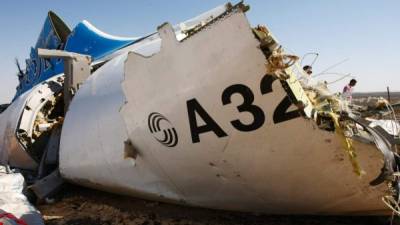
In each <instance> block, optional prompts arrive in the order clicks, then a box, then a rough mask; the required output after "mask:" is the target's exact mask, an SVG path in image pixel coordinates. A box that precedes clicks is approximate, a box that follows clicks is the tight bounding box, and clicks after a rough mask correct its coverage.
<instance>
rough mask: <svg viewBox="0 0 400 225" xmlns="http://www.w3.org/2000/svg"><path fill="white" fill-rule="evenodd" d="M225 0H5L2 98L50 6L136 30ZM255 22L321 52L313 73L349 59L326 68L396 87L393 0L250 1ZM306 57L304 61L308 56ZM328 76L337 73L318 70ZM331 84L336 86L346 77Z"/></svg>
mask: <svg viewBox="0 0 400 225" xmlns="http://www.w3.org/2000/svg"><path fill="white" fill-rule="evenodd" d="M225 2H226V1H223V0H202V1H188V0H176V1H173V0H171V1H162V0H140V1H139V0H138V1H133V0H126V1H119V0H113V1H105V0H85V1H78V0H68V1H64V0H57V1H54V0H40V1H30V0H25V1H22V0H2V1H1V2H0V4H1V5H0V27H1V30H2V32H1V37H0V40H1V41H0V68H1V70H0V104H1V103H5V102H8V101H10V100H11V98H12V97H13V95H14V93H15V87H16V85H17V76H16V67H15V65H14V58H15V57H17V58H18V59H20V61H21V62H24V60H25V58H27V57H28V54H29V48H30V46H32V45H34V44H35V43H36V39H37V37H38V35H39V32H40V29H41V27H42V24H43V22H44V19H45V17H46V14H47V11H48V10H53V11H55V12H56V13H57V14H58V15H59V16H60V17H61V18H62V19H63V20H64V21H65V22H66V23H67V24H68V25H69V26H70V27H71V28H73V27H74V26H75V25H76V24H77V23H78V22H79V21H81V20H83V19H86V20H88V21H90V22H91V23H92V24H94V25H95V26H96V27H98V28H99V29H100V30H103V31H105V32H106V33H109V34H113V35H117V36H141V35H145V34H148V33H150V32H153V31H155V30H156V27H157V26H158V25H160V24H162V23H163V22H166V21H168V22H171V23H172V24H175V23H178V22H181V21H184V20H186V19H189V18H191V17H194V16H196V15H198V14H200V13H202V12H204V11H207V10H209V9H211V8H213V7H215V6H218V5H221V4H224V3H225ZM245 3H248V4H250V6H251V9H250V11H249V12H247V16H248V18H249V20H250V22H251V23H252V25H257V24H265V25H267V26H268V27H269V28H270V30H271V31H272V32H273V33H274V34H275V36H276V37H277V38H278V40H279V41H280V42H281V44H282V45H284V46H285V47H286V48H288V49H290V50H291V51H293V52H294V53H296V54H297V55H299V56H303V55H304V54H306V53H308V52H318V53H319V54H320V56H319V58H318V60H317V61H316V63H315V64H314V73H318V71H323V70H325V69H326V68H327V67H329V66H331V65H333V64H335V63H337V62H339V61H342V60H344V59H348V60H347V61H346V62H345V63H343V64H341V65H340V66H338V67H335V68H334V69H332V70H331V72H336V73H351V74H353V75H355V76H356V77H357V79H358V80H359V83H358V84H357V87H356V91H384V90H386V86H390V88H391V89H392V90H397V91H400V76H399V75H400V74H399V71H398V67H397V66H398V65H399V63H398V62H397V61H399V60H400V57H399V54H400V43H399V41H400V29H399V24H400V1H398V0H382V1H378V0H325V1H317V0H302V1H294V0H279V1H278V0H275V1H266V0H259V1H256V0H248V1H245ZM312 59H313V57H311V56H309V57H306V59H305V61H306V62H307V61H312ZM321 78H323V79H325V80H328V81H333V80H336V79H337V78H339V76H337V75H328V76H324V77H321ZM347 81H348V80H347V79H345V80H343V81H341V82H337V83H335V84H334V85H332V86H331V89H332V90H334V91H338V90H340V88H341V87H342V86H343V85H344V84H345V83H346V82H347Z"/></svg>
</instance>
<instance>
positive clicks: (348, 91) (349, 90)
mask: <svg viewBox="0 0 400 225" xmlns="http://www.w3.org/2000/svg"><path fill="white" fill-rule="evenodd" d="M356 84H357V81H356V80H355V79H351V80H350V82H349V84H347V85H346V86H344V88H343V93H342V95H343V97H344V98H345V99H346V100H348V101H349V102H351V101H352V100H353V96H352V95H353V88H354V86H356Z"/></svg>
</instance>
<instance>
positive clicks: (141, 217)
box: [38, 185, 390, 225]
mask: <svg viewBox="0 0 400 225" xmlns="http://www.w3.org/2000/svg"><path fill="white" fill-rule="evenodd" d="M62 193H63V194H62V195H60V196H58V197H57V199H56V201H55V203H52V204H41V205H39V206H38V208H39V210H40V211H41V212H42V214H43V217H44V220H45V223H46V224H47V225H172V224H174V225H175V224H176V225H200V224H208V225H217V224H218V225H219V224H221V225H225V224H226V225H239V224H244V225H255V224H268V225H339V224H340V225H347V224H348V225H350V224H351V225H364V224H377V225H378V224H379V225H382V224H390V217H343V216H268V215H257V214H249V213H236V212H227V211H219V210H209V209H200V208H191V207H184V206H177V205H172V204H166V203H159V202H150V201H145V200H141V199H136V198H131V197H125V196H119V195H114V194H109V193H105V192H100V191H95V190H91V189H87V188H82V187H78V186H73V185H67V186H66V187H65V188H64V190H63V191H62Z"/></svg>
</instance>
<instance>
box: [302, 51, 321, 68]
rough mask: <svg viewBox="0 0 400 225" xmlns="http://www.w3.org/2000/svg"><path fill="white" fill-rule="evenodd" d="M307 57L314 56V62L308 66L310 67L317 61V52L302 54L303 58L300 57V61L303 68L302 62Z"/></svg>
mask: <svg viewBox="0 0 400 225" xmlns="http://www.w3.org/2000/svg"><path fill="white" fill-rule="evenodd" d="M309 55H315V57H314V60H313V61H312V62H311V64H309V65H310V66H312V65H314V63H315V61H317V59H318V56H319V54H318V52H309V53H306V54H304V55H303V57H301V61H300V65H301V66H303V60H304V59H305V58H306V57H307V56H309Z"/></svg>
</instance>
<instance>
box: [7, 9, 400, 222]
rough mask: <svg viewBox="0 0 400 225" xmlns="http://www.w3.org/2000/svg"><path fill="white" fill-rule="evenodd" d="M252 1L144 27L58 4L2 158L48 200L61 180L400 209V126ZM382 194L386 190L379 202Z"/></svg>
mask: <svg viewBox="0 0 400 225" xmlns="http://www.w3.org/2000/svg"><path fill="white" fill-rule="evenodd" d="M248 9H249V8H248V6H246V5H244V4H243V3H238V4H236V5H232V4H226V5H223V6H220V7H217V8H215V9H213V10H211V11H208V12H206V13H204V14H201V15H200V16H198V17H195V18H193V19H191V20H188V21H186V22H183V23H180V24H178V25H176V26H171V25H170V24H168V23H165V24H163V25H161V26H159V27H158V29H157V32H155V33H153V34H150V35H148V36H145V37H141V38H119V37H114V36H111V35H108V34H105V33H103V32H101V31H99V30H98V29H97V28H95V27H94V26H92V25H91V24H90V23H88V22H87V21H83V22H81V23H79V24H78V25H77V26H76V27H75V28H74V29H73V30H72V31H71V30H70V29H69V28H68V26H66V25H65V24H64V22H63V21H62V20H61V19H60V18H59V17H58V16H57V15H55V14H54V13H53V12H49V14H48V17H47V19H46V22H45V24H44V27H43V29H42V31H41V33H40V37H39V40H38V42H37V44H36V46H35V47H34V48H32V49H31V53H30V59H28V60H27V61H26V70H22V69H20V72H19V75H18V76H19V81H20V84H19V86H18V87H17V93H16V96H15V98H14V99H13V101H12V103H11V104H10V105H8V106H7V105H3V106H2V110H4V111H3V112H2V113H1V114H0V121H1V122H0V159H1V162H2V164H3V165H8V166H9V167H10V168H12V169H14V170H15V171H19V172H21V173H23V174H24V175H25V179H26V181H27V182H28V184H29V186H28V188H29V190H31V191H32V192H33V193H35V194H36V195H37V197H39V198H45V197H47V196H49V195H51V194H52V193H53V192H54V191H55V190H57V188H58V187H59V186H60V185H61V184H62V183H63V181H64V180H66V181H69V182H72V183H76V184H78V185H83V186H87V187H90V188H94V189H100V190H104V191H108V192H114V193H117V194H122V195H129V196H134V197H139V198H144V199H150V200H156V201H164V202H172V203H178V204H185V205H190V206H199V207H206V208H213V209H225V210H237V211H252V212H263V213H269V214H385V213H388V212H390V211H389V208H391V209H392V210H395V211H398V210H399V208H398V202H399V165H400V164H399V163H400V161H399V160H400V158H399V155H398V153H397V147H398V144H399V141H398V140H399V139H398V130H397V132H392V133H389V132H388V131H387V130H385V129H383V128H382V127H381V126H371V123H372V120H368V118H366V117H363V115H364V114H363V112H360V110H358V109H357V108H356V107H353V105H352V104H350V103H348V102H346V101H345V100H343V99H342V98H341V96H340V94H339V95H338V94H333V93H331V92H330V91H329V90H328V89H327V87H326V86H324V85H319V86H315V87H311V88H304V87H303V86H302V85H301V83H300V82H299V79H298V78H299V77H301V76H303V74H302V73H303V71H302V70H301V69H299V65H298V64H297V63H296V61H297V59H298V58H297V57H296V56H294V55H289V54H287V53H285V51H284V50H283V47H281V46H280V44H279V43H278V42H277V40H276V39H275V38H274V37H273V35H272V34H271V32H270V31H269V30H268V29H267V28H266V27H264V26H257V27H255V28H252V27H251V26H250V24H249V22H248V20H247V18H246V16H245V12H246V11H247V10H248ZM382 200H383V201H382Z"/></svg>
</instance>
